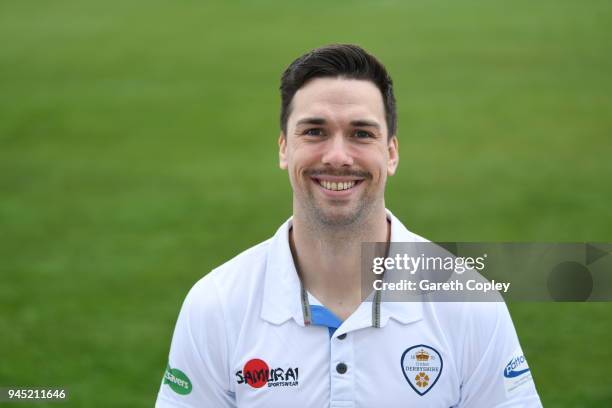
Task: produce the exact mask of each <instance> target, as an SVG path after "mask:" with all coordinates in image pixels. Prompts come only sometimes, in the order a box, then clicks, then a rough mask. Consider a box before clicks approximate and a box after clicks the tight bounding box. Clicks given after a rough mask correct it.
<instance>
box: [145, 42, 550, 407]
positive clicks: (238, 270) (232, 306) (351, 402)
mask: <svg viewBox="0 0 612 408" xmlns="http://www.w3.org/2000/svg"><path fill="white" fill-rule="evenodd" d="M281 98H282V106H281V132H280V137H279V140H278V143H279V160H280V167H281V168H282V169H284V170H287V172H288V173H289V180H290V182H291V186H292V188H293V217H292V218H290V219H289V220H288V221H287V222H286V223H285V224H283V225H282V226H281V227H280V229H279V230H278V231H277V233H276V234H275V235H274V237H273V238H271V239H270V240H268V241H266V242H263V243H261V244H259V245H257V246H255V247H253V248H251V249H249V250H247V251H245V252H244V253H242V254H240V255H238V256H237V257H236V258H234V259H232V260H231V261H229V262H227V263H226V264H224V265H222V266H220V267H219V268H217V269H215V270H214V271H212V272H210V273H209V274H208V275H206V276H205V277H204V278H203V279H201V280H200V281H199V282H198V283H197V284H196V285H195V286H194V287H193V288H192V290H191V291H190V293H189V294H188V295H187V298H186V300H185V302H184V304H183V307H182V310H181V313H180V315H179V318H178V322H177V325H176V328H175V332H174V337H173V340H172V346H171V350H170V356H169V363H168V367H167V370H166V373H165V375H164V379H163V381H162V385H161V389H160V392H159V395H158V399H157V407H267V408H269V407H410V406H418V407H479V408H480V407H482V408H484V407H487V408H490V407H502V406H503V407H519V406H520V407H539V406H541V404H540V401H539V398H538V395H537V392H536V389H535V386H534V384H533V381H532V379H531V375H530V373H529V369H528V367H527V364H526V362H525V359H524V356H523V353H522V352H521V349H520V345H519V342H518V339H517V337H516V333H515V330H514V327H513V325H512V321H511V319H510V316H509V314H508V311H507V309H506V307H505V305H504V303H503V302H497V303H467V302H463V303H436V302H385V301H381V300H380V299H379V298H376V297H375V298H374V300H373V299H372V298H368V300H367V301H362V295H361V293H362V284H361V245H362V243H363V242H389V241H391V242H423V241H425V240H424V239H423V238H421V237H419V236H417V235H415V234H413V233H411V232H410V231H408V230H407V229H406V228H405V227H404V226H403V225H402V224H401V223H400V221H399V220H397V219H396V218H395V217H394V216H393V215H392V214H391V213H390V212H389V211H387V210H386V209H385V201H384V191H385V184H386V180H387V177H388V176H390V175H393V174H394V173H395V171H396V169H397V166H398V160H399V154H398V139H397V137H396V112H395V99H394V95H393V87H392V81H391V78H390V77H389V76H388V74H387V72H386V70H385V68H384V67H383V66H382V64H380V62H378V61H377V60H376V59H375V58H374V57H373V56H371V55H369V54H368V53H366V52H365V51H364V50H363V49H361V48H360V47H357V46H354V45H330V46H326V47H322V48H318V49H315V50H313V51H311V52H309V53H307V54H305V55H303V56H302V57H300V58H298V59H297V60H295V61H294V62H293V63H292V64H291V65H290V66H289V67H288V68H287V70H286V71H285V73H284V74H283V76H282V81H281Z"/></svg>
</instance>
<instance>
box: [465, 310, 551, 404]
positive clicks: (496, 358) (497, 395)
mask: <svg viewBox="0 0 612 408" xmlns="http://www.w3.org/2000/svg"><path fill="white" fill-rule="evenodd" d="M474 305H476V306H475V309H474V310H473V311H472V315H471V317H470V318H469V319H468V322H469V323H467V324H468V325H469V326H470V327H467V328H466V329H467V331H466V333H469V334H467V337H466V339H465V340H466V341H465V344H464V352H463V359H464V361H463V364H462V366H463V371H464V372H463V383H462V385H461V400H460V403H459V404H458V405H457V407H459V408H507V407H512V408H540V407H542V403H541V402H540V398H539V396H538V393H537V390H536V388H535V384H534V382H533V378H532V375H531V371H530V369H529V366H528V364H527V360H526V358H525V355H524V354H523V351H522V349H521V346H520V344H519V340H518V337H517V335H516V330H515V329H514V325H513V324H512V319H511V318H510V313H509V312H508V308H507V307H506V304H505V303H504V302H494V303H474Z"/></svg>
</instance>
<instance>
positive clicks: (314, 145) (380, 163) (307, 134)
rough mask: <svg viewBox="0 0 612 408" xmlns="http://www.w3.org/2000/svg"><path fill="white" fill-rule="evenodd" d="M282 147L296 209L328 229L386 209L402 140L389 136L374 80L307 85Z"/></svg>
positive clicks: (320, 81) (296, 100)
mask: <svg viewBox="0 0 612 408" xmlns="http://www.w3.org/2000/svg"><path fill="white" fill-rule="evenodd" d="M279 148H280V151H279V159H280V167H281V168H282V169H286V170H287V171H288V172H289V180H290V181H291V186H292V188H293V200H294V211H305V212H306V214H305V215H306V216H307V217H309V218H311V219H313V220H318V221H320V222H321V223H323V224H326V225H349V224H352V223H354V222H356V221H359V220H362V219H363V218H364V217H365V216H366V215H367V214H369V212H370V211H371V210H372V209H374V208H376V207H377V206H379V207H380V209H382V208H383V206H384V190H385V183H386V180H387V175H393V174H394V173H395V169H396V168H397V163H398V152H397V138H396V137H395V136H393V137H392V138H391V139H389V138H388V134H387V125H386V122H385V110H384V104H383V99H382V95H381V93H380V91H379V90H378V88H377V87H376V85H374V84H373V83H372V82H370V81H366V80H356V79H344V78H316V79H313V80H311V81H310V82H308V83H307V84H306V85H305V86H303V87H302V88H300V89H299V90H298V91H297V92H296V94H295V95H294V97H293V101H292V110H291V114H290V115H289V118H288V120H287V134H286V135H283V134H282V133H281V135H280V137H279ZM312 217H314V218H312Z"/></svg>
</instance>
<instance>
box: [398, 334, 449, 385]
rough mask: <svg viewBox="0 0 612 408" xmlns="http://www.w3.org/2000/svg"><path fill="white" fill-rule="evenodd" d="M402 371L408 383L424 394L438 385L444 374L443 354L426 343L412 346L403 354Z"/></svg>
mask: <svg viewBox="0 0 612 408" xmlns="http://www.w3.org/2000/svg"><path fill="white" fill-rule="evenodd" d="M401 364H402V373H404V378H406V381H408V384H410V386H411V387H412V389H413V390H414V391H415V392H416V393H417V394H419V395H421V396H423V395H425V394H427V392H429V390H431V389H432V388H433V386H434V385H436V382H438V379H439V378H440V374H442V366H443V363H442V356H441V355H440V353H438V351H437V350H436V349H434V348H433V347H430V346H426V345H425V344H417V345H416V346H412V347H410V348H409V349H407V350H406V351H404V354H402V359H401Z"/></svg>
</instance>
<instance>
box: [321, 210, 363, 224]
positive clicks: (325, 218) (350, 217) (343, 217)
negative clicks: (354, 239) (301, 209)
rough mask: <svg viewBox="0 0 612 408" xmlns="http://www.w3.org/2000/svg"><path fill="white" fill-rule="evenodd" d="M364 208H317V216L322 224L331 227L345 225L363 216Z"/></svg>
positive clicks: (355, 221)
mask: <svg viewBox="0 0 612 408" xmlns="http://www.w3.org/2000/svg"><path fill="white" fill-rule="evenodd" d="M364 210H365V209H364V208H363V207H358V208H321V207H317V208H315V214H314V215H315V218H316V219H317V220H318V221H319V223H320V224H323V225H326V226H330V227H345V226H349V225H353V224H355V223H357V222H358V221H359V220H360V219H362V218H363V215H364Z"/></svg>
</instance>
